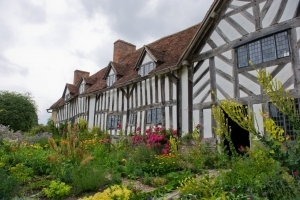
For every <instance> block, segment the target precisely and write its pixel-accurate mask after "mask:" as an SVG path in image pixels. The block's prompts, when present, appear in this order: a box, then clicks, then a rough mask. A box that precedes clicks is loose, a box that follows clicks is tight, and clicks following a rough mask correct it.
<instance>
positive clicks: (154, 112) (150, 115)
mask: <svg viewBox="0 0 300 200" xmlns="http://www.w3.org/2000/svg"><path fill="white" fill-rule="evenodd" d="M161 121H162V119H161V108H154V109H150V110H147V116H146V124H155V125H156V124H161Z"/></svg>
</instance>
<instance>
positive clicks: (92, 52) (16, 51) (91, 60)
mask: <svg viewBox="0 0 300 200" xmlns="http://www.w3.org/2000/svg"><path fill="white" fill-rule="evenodd" d="M211 3H212V0H0V90H8V91H15V92H20V93H25V92H30V93H31V94H32V95H33V97H34V100H35V101H36V103H37V105H38V116H39V123H43V124H46V122H47V120H48V119H49V118H50V117H51V114H49V113H47V112H46V109H47V108H49V107H50V106H51V105H52V104H53V103H54V102H55V101H57V100H58V99H59V98H60V97H61V96H62V93H63V90H64V87H65V84H66V83H72V82H73V73H74V70H76V69H79V70H84V71H88V72H90V73H91V74H94V73H96V72H97V71H99V70H100V69H102V68H103V67H106V66H107V64H108V63H109V61H111V60H112V56H113V43H114V42H115V41H116V40H118V39H122V40H125V41H127V42H130V43H132V44H135V45H136V47H137V48H140V47H142V46H143V45H145V44H148V43H150V42H153V41H155V40H157V39H159V38H161V37H164V36H167V35H170V34H172V33H175V32H178V31H180V30H183V29H186V28H188V27H190V26H192V25H195V24H197V23H199V22H200V21H201V20H202V19H203V17H204V15H205V14H206V12H207V10H208V9H209V7H210V5H211Z"/></svg>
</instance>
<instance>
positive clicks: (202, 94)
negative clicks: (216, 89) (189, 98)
mask: <svg viewBox="0 0 300 200" xmlns="http://www.w3.org/2000/svg"><path fill="white" fill-rule="evenodd" d="M209 90H210V84H208V85H207V86H206V87H205V89H204V90H203V91H202V92H201V93H200V94H199V95H198V96H197V97H196V98H195V99H194V100H193V104H196V103H199V102H200V101H201V100H202V98H203V97H204V95H205V94H206V93H207V92H208V91H209ZM210 99H211V98H210V95H209V100H210ZM204 102H205V101H204Z"/></svg>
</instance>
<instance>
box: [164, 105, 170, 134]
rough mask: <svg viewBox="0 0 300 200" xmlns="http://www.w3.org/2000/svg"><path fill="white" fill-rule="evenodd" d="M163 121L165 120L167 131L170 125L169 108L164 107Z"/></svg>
mask: <svg viewBox="0 0 300 200" xmlns="http://www.w3.org/2000/svg"><path fill="white" fill-rule="evenodd" d="M165 116H166V117H165V119H166V124H165V127H166V128H167V129H168V128H170V126H171V124H170V108H169V107H165Z"/></svg>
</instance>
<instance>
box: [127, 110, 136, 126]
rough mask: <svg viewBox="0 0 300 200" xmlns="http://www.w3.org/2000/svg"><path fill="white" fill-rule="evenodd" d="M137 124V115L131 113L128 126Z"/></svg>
mask: <svg viewBox="0 0 300 200" xmlns="http://www.w3.org/2000/svg"><path fill="white" fill-rule="evenodd" d="M135 122H136V113H133V112H131V113H130V115H129V121H128V124H135Z"/></svg>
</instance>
